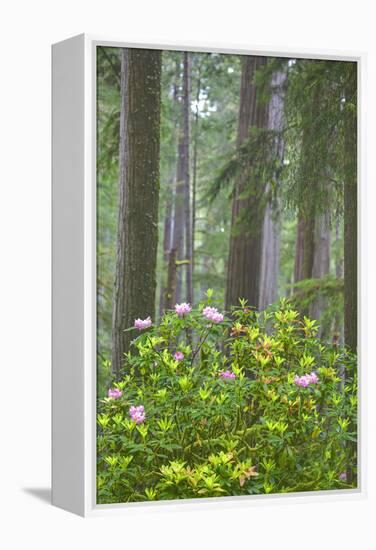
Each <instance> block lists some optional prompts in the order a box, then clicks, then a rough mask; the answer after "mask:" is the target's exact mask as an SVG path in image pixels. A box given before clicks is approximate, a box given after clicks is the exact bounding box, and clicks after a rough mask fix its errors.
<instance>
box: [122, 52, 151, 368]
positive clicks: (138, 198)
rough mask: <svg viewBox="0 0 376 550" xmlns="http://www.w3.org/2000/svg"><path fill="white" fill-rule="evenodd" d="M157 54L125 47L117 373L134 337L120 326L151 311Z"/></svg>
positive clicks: (132, 321) (129, 324)
mask: <svg viewBox="0 0 376 550" xmlns="http://www.w3.org/2000/svg"><path fill="white" fill-rule="evenodd" d="M160 103H161V52H160V51H157V50H145V49H136V48H131V49H124V50H123V51H122V62H121V124H120V182H119V219H118V242H117V259H116V278H115V288H114V300H113V321H112V369H113V372H114V374H115V375H119V372H120V369H121V366H122V363H123V359H124V353H126V352H127V351H128V350H129V344H130V341H131V339H132V337H133V335H132V334H131V333H130V332H124V329H126V328H128V327H130V326H132V325H133V323H134V320H135V319H136V318H138V317H140V318H145V317H147V316H148V315H150V316H154V313H155V289H156V273H155V271H156V261H157V243H158V200H159V149H160Z"/></svg>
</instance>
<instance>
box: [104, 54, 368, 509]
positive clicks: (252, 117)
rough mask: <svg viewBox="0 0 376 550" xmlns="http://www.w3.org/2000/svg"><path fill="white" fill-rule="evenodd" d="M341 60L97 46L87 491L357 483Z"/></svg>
mask: <svg viewBox="0 0 376 550" xmlns="http://www.w3.org/2000/svg"><path fill="white" fill-rule="evenodd" d="M357 223H358V220H357V64H356V63H353V62H345V61H333V60H321V59H305V58H296V59H295V58H294V59H293V58H288V57H280V58H277V57H263V56H260V55H244V54H242V55H240V54H239V55H235V54H225V53H199V52H186V51H165V50H163V51H161V50H151V49H136V48H124V49H123V48H111V47H103V46H100V47H97V502H98V504H110V503H120V502H123V503H125V502H135V501H153V500H174V499H189V498H207V497H225V496H235V495H236V496H242V495H259V494H273V493H274V494H275V493H296V492H305V491H328V490H338V489H343V490H345V489H352V488H356V487H357V393H358V390H357V355H356V354H357V293H358V286H357Z"/></svg>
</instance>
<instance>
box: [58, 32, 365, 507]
mask: <svg viewBox="0 0 376 550" xmlns="http://www.w3.org/2000/svg"><path fill="white" fill-rule="evenodd" d="M97 46H113V47H137V48H156V49H170V50H182V51H200V52H213V51H216V52H221V53H238V54H252V55H266V56H278V57H296V58H298V57H309V58H316V59H331V60H344V61H354V62H356V63H357V64H358V91H359V100H358V198H359V200H358V228H359V231H358V273H359V283H358V298H359V299H358V319H359V322H358V342H359V348H360V349H359V363H358V365H359V366H358V371H359V398H360V399H359V413H358V414H359V418H358V420H359V431H358V434H359V435H358V451H359V452H358V457H359V475H358V488H357V489H349V490H340V491H318V492H310V493H296V494H288V495H286V494H280V495H258V496H249V497H221V498H211V499H202V500H201V499H200V501H197V500H184V501H169V502H155V503H152V502H151V503H132V504H114V505H110V504H108V505H97V504H96V476H95V473H96V466H95V464H96V418H95V416H96V47H97ZM365 71H366V55H365V54H364V53H359V52H355V53H354V52H351V53H348V52H346V53H344V52H337V51H326V50H323V51H320V50H300V51H295V50H288V49H283V50H278V48H273V47H270V48H265V47H262V48H259V47H257V46H254V45H242V46H239V45H237V46H234V45H232V46H231V45H228V44H219V43H212V44H208V43H203V44H201V43H200V44H196V43H187V42H186V43H184V44H181V43H165V44H156V43H154V44H147V43H127V42H126V41H122V40H115V39H112V38H105V37H97V36H91V35H85V34H81V35H79V36H75V37H73V38H69V39H67V40H65V41H63V42H59V43H57V44H54V45H53V47H52V101H53V104H52V190H53V191H52V217H53V226H52V231H53V237H52V239H53V252H52V275H53V282H52V299H53V311H52V503H53V504H54V505H55V506H58V507H61V508H63V509H65V510H68V511H70V512H73V513H76V514H79V515H81V516H92V515H98V514H111V513H114V511H117V512H118V511H119V509H123V510H124V511H127V510H130V509H131V508H132V507H158V506H163V507H164V509H165V508H166V507H173V508H176V507H182V506H185V507H195V508H197V507H202V506H205V507H208V508H211V507H213V506H214V507H218V506H228V505H231V507H233V506H251V505H252V506H253V505H267V504H268V503H269V502H270V499H273V500H274V501H277V502H279V503H281V504H282V503H286V502H289V503H291V502H299V501H302V500H306V501H317V500H318V499H322V500H323V501H324V500H325V501H327V500H333V499H334V500H337V499H344V498H346V499H359V498H364V497H365V495H366V432H365V418H366V391H365V388H366V378H367V373H366V358H365V318H366V298H365V290H366V279H365V277H366V266H365V261H366V259H365V253H364V251H365V224H366V221H365V201H366V198H365V193H366V181H365V147H364V146H363V145H364V136H365Z"/></svg>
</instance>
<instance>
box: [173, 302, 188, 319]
mask: <svg viewBox="0 0 376 550" xmlns="http://www.w3.org/2000/svg"><path fill="white" fill-rule="evenodd" d="M190 311H192V308H191V305H190V304H187V303H186V302H183V303H182V304H175V312H176V313H177V315H178V316H179V317H183V315H185V314H186V313H189V312H190Z"/></svg>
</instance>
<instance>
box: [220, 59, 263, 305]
mask: <svg viewBox="0 0 376 550" xmlns="http://www.w3.org/2000/svg"><path fill="white" fill-rule="evenodd" d="M265 63H266V58H265V57H250V56H245V57H244V58H243V65H242V77H241V88H240V109H239V123H238V137H237V143H238V146H240V145H241V143H242V142H243V141H244V140H245V139H247V138H248V137H249V131H250V128H251V127H252V126H256V127H257V128H265V127H266V124H267V107H266V106H265V105H260V104H258V103H257V93H256V87H255V85H254V83H253V77H254V74H255V72H256V70H257V69H258V68H260V67H262V66H263V65H265ZM248 175H249V174H241V175H240V176H239V178H238V179H237V181H236V182H235V188H234V196H233V202H232V219H231V236H230V249H229V258H228V267H227V286H226V300H225V302H226V309H230V307H231V306H234V305H238V304H239V298H244V299H246V300H247V301H248V305H249V306H253V307H256V308H257V307H258V304H259V284H260V269H261V253H262V221H263V216H261V215H260V214H261V212H260V210H261V209H262V208H264V207H265V206H264V205H263V204H262V202H263V201H262V200H260V196H259V195H260V194H259V193H258V194H254V195H253V196H250V197H247V198H241V196H240V195H241V193H242V192H243V191H244V189H245V187H246V182H247V176H248ZM244 209H246V210H247V216H248V212H249V217H248V219H249V226H250V229H251V230H248V228H247V229H246V230H243V228H241V229H240V230H238V229H239V227H238V221H239V217H240V216H242V215H243V213H244V212H243V210H244ZM256 214H257V215H256ZM260 219H261V223H259V221H258V220H260ZM256 220H257V222H256ZM255 222H256V223H255Z"/></svg>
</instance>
